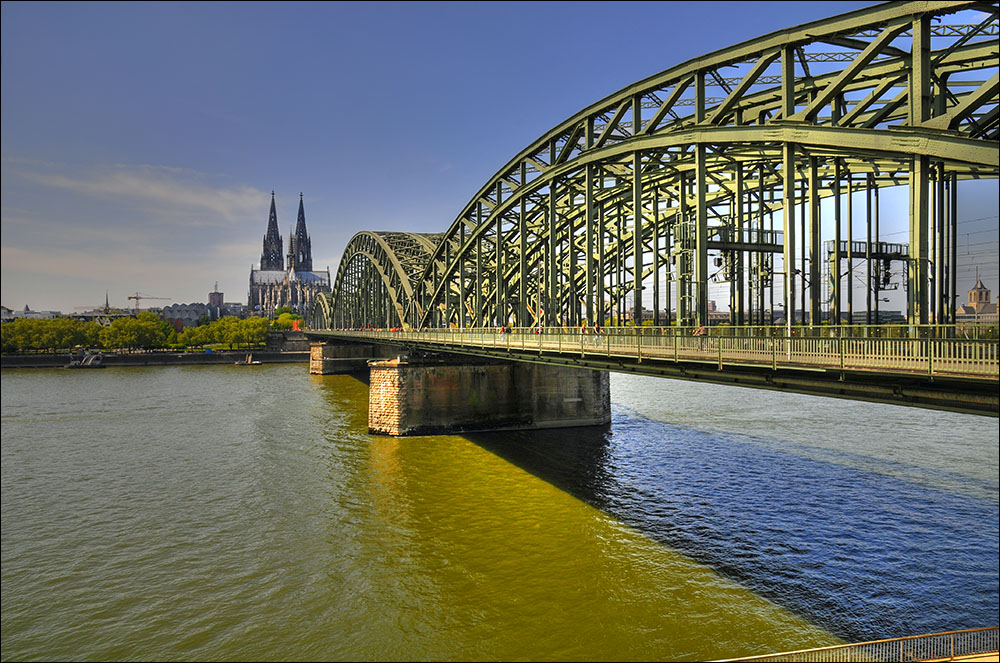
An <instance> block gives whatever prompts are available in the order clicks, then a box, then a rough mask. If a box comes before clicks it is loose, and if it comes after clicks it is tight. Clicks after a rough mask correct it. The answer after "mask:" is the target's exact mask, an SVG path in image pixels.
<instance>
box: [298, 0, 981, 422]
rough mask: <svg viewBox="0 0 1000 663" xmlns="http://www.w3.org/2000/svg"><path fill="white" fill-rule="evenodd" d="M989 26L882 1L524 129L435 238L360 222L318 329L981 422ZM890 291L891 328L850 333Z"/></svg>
mask: <svg viewBox="0 0 1000 663" xmlns="http://www.w3.org/2000/svg"><path fill="white" fill-rule="evenodd" d="M998 36H1000V25H998V12H997V7H996V4H995V3H982V2H974V1H968V0H934V1H927V2H886V3H881V4H877V5H873V6H871V7H867V8H864V9H861V10H858V11H854V12H850V13H847V14H842V15H839V16H833V17H830V18H828V19H824V20H820V21H815V22H813V23H809V24H806V25H801V26H795V27H790V28H786V29H782V30H778V31H776V32H772V33H770V34H767V35H764V36H762V37H760V38H758V39H753V40H749V41H746V42H742V43H740V44H736V45H734V46H730V47H727V48H722V49H720V50H717V51H714V52H711V53H707V54H705V55H703V56H701V57H698V58H694V59H692V60H689V61H688V62H684V63H680V64H676V65H674V66H671V67H670V68H668V69H666V70H664V71H662V72H661V73H659V74H656V75H653V76H650V77H648V78H646V79H643V80H640V81H637V82H635V83H633V84H632V85H629V86H627V87H625V88H623V89H622V90H620V91H618V92H616V93H614V94H611V95H609V96H607V97H605V98H604V99H601V100H598V101H595V102H594V103H593V104H591V105H589V106H587V107H586V108H584V109H582V110H580V111H579V112H578V113H576V114H574V115H573V116H571V117H569V118H567V119H565V120H564V121H562V122H560V123H558V124H557V125H556V126H554V127H553V128H552V129H551V130H549V131H548V132H546V133H545V134H543V135H542V136H540V137H539V138H538V139H536V140H534V141H532V142H531V143H530V144H529V145H528V146H527V147H525V148H524V149H522V150H521V151H520V152H518V153H517V154H516V155H515V156H514V157H513V158H512V159H511V160H510V161H509V162H508V163H506V164H505V165H503V166H502V167H501V168H500V169H499V170H498V171H497V172H496V174H494V175H493V176H492V177H491V178H490V179H489V181H487V182H486V183H484V184H483V186H482V188H480V189H479V191H478V192H476V193H475V195H474V196H473V197H472V199H471V200H470V201H469V202H468V204H467V205H466V206H465V207H464V208H463V209H462V210H459V211H458V213H457V216H456V217H455V218H454V219H451V220H445V219H443V220H442V227H446V230H444V231H443V232H438V233H413V232H398V231H393V232H384V231H374V230H372V231H364V232H360V233H358V234H357V235H355V237H354V238H353V239H352V240H351V241H350V242H349V244H348V246H347V248H346V249H345V252H344V255H343V258H342V259H341V262H340V266H339V268H338V271H337V277H336V280H335V283H334V286H333V289H332V292H331V293H329V294H328V295H325V296H321V297H319V298H317V300H316V303H315V305H314V310H313V313H312V316H311V327H312V328H313V330H315V331H314V332H313V335H314V336H322V335H326V336H329V337H337V338H342V339H345V340H347V339H361V338H365V339H369V340H386V339H389V338H391V339H393V340H395V341H400V342H402V341H405V342H406V343H407V344H409V346H410V347H411V348H414V349H421V350H426V351H439V352H440V351H447V352H453V353H464V354H466V355H471V354H478V355H483V356H486V357H491V358H496V357H504V358H507V359H516V360H518V361H522V362H523V361H531V362H536V363H539V362H541V363H550V364H561V365H566V366H569V365H572V366H577V367H585V368H599V369H604V370H629V371H635V372H642V373H647V374H651V375H664V376H670V377H678V378H690V379H694V378H695V377H696V378H697V379H704V380H708V381H714V382H724V383H729V384H748V385H753V386H760V387H766V388H774V389H790V390H796V391H806V392H808V393H825V394H828V395H838V396H844V397H851V398H867V399H872V400H884V401H887V402H906V403H910V404H917V405H926V406H929V407H954V408H955V409H961V410H963V411H986V412H990V413H993V414H996V412H997V373H998V370H997V349H996V348H997V345H996V340H995V338H996V318H995V315H994V317H993V319H992V327H990V326H989V325H987V326H986V327H985V328H983V327H981V326H972V327H971V328H972V329H973V330H974V332H973V333H974V334H979V337H977V338H974V339H971V340H970V341H969V342H966V340H965V337H964V335H965V333H966V332H965V330H966V329H967V328H968V326H967V325H966V322H967V321H966V320H964V319H963V318H962V315H961V314H960V308H959V295H960V293H961V292H963V288H964V287H966V286H965V284H960V283H959V281H958V275H959V271H960V268H961V267H963V264H962V261H963V260H964V258H963V257H962V256H961V254H960V252H959V250H958V248H959V239H958V238H959V234H958V233H959V230H958V229H959V225H960V223H962V222H963V218H962V214H961V212H960V210H961V209H963V208H962V206H960V204H959V201H960V199H961V196H960V193H962V192H963V191H965V190H966V189H965V188H964V187H966V186H967V183H968V182H970V181H972V180H984V179H986V180H996V179H997V178H998V176H1000V140H998V139H1000V103H998V102H1000V95H998V90H1000V84H998V70H1000V53H998V49H997V43H998V41H997V38H998ZM887 189H896V190H899V191H901V192H904V193H905V194H906V199H907V203H908V204H907V206H906V209H905V211H900V210H891V211H890V210H888V209H886V206H885V205H884V203H883V202H880V193H881V194H884V192H885V191H886V190H887ZM996 194H997V190H996V188H995V187H994V188H993V195H994V196H996ZM883 198H884V195H883ZM994 207H995V205H994ZM891 215H895V216H897V217H899V216H904V215H905V216H906V219H905V220H904V223H901V224H898V225H899V226H902V227H905V229H906V230H904V231H903V232H895V230H896V228H894V229H893V231H887V230H886V226H887V225H888V221H891V220H894V219H892V218H890V216H891ZM895 220H896V221H897V222H898V219H895ZM449 222H450V225H447V226H446V224H448V223H449ZM890 235H892V237H891V241H886V240H887V239H890V237H889V236H890ZM900 235H906V237H901V236H900ZM966 266H967V265H966ZM970 285H971V284H970ZM892 291H895V292H896V294H897V296H901V299H902V300H905V304H903V305H902V306H905V311H904V312H903V323H904V324H901V325H898V326H896V327H894V328H890V327H884V326H883V328H882V329H880V330H876V329H875V328H874V327H867V326H857V325H856V324H855V323H859V322H861V323H864V324H865V325H878V324H879V323H882V322H884V321H885V316H884V313H885V312H884V311H880V310H879V306H880V302H884V301H887V300H888V299H887V295H888V294H889V293H891V292H892ZM715 299H721V300H723V301H722V304H723V305H722V306H719V307H718V308H719V309H728V314H726V316H725V317H726V319H725V322H726V323H727V324H728V325H729V326H730V328H731V329H730V330H729V331H719V330H720V327H718V326H716V327H712V324H713V323H719V322H720V320H719V319H718V316H717V315H716V314H715V309H716V306H715V305H716V302H715V301H714V300H715ZM726 304H728V306H726ZM595 324H599V325H601V326H602V327H604V328H607V329H609V330H611V331H610V332H609V333H607V334H605V335H603V336H602V337H601V338H599V339H597V341H596V342H593V340H592V339H586V338H585V337H582V336H580V335H579V334H576V335H574V332H573V331H567V329H568V330H576V329H578V328H579V327H581V326H587V327H589V328H591V329H592V328H593V327H594V325H595ZM824 325H828V326H829V327H828V328H827V329H826V330H825V331H816V332H815V333H814V332H812V331H808V330H821V328H822V327H823V326H824ZM506 326H510V327H512V328H515V329H516V330H517V331H516V332H515V333H514V334H513V335H512V336H507V335H505V336H504V337H501V336H500V335H499V333H498V331H497V328H499V327H506ZM699 327H705V328H708V329H709V330H710V331H711V332H712V333H710V334H708V335H707V336H705V337H702V338H694V337H692V336H691V334H690V332H691V330H692V329H697V328H699ZM347 329H355V330H362V329H401V330H402V331H400V332H394V333H393V335H391V336H389V335H388V334H389V332H359V331H355V332H345V331H336V330H347ZM323 330H326V331H323ZM431 330H433V331H431ZM831 330H835V332H836V336H833V335H831V334H832V332H831ZM536 332H537V333H536ZM987 337H991V338H987Z"/></svg>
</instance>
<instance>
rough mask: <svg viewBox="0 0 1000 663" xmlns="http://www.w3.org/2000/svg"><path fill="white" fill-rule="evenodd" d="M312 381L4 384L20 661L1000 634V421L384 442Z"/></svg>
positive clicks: (740, 415)
mask: <svg viewBox="0 0 1000 663" xmlns="http://www.w3.org/2000/svg"><path fill="white" fill-rule="evenodd" d="M305 373H306V370H305V367H304V366H301V365H298V366H287V365H285V366H281V365H276V366H258V367H241V368H237V367H194V366H192V367H163V368H107V369H105V370H102V371H92V372H90V371H83V372H73V371H59V370H5V371H4V372H3V374H2V399H3V400H2V403H3V411H2V590H3V591H2V658H3V659H4V660H13V659H22V660H23V659H49V660H63V659H71V660H125V659H164V660H178V659H185V660H187V659H210V660H211V659H223V660H240V659H243V660H245V659H266V660H276V659H278V660H415V659H421V660H428V659H448V660H470V659H477V660H482V659H521V660H581V659H597V660H637V659H647V660H648V659H659V660H663V659H708V658H722V657H729V656H739V655H750V654H755V653H765V652H768V651H776V650H787V649H794V648H802V647H811V646H821V645H826V644H833V643H836V642H839V641H841V639H846V640H862V639H873V638H881V637H890V636H896V635H908V634H914V633H921V632H928V631H938V630H946V629H953V628H967V627H976V626H985V625H993V624H995V623H996V615H997V608H998V572H997V564H998V469H997V468H998V464H997V446H998V444H997V437H998V433H997V422H996V419H990V418H984V417H974V416H969V415H956V414H948V413H938V412H929V411H923V410H916V409H908V408H900V407H893V406H882V405H872V404H867V403H857V402H851V401H840V400H832V399H820V398H810V397H803V396H794V395H786V394H774V393H769V392H762V391H754V390H749V389H737V388H724V387H717V386H707V385H699V384H695V383H685V382H675V381H669V380H657V379H652V378H638V377H634V376H617V375H616V376H613V377H612V401H613V409H614V416H613V422H612V424H611V426H610V427H607V428H603V429H572V430H566V431H544V432H533V433H495V434H489V435H485V434H484V435H470V436H468V437H444V436H442V437H422V438H403V439H393V438H386V437H375V436H369V435H367V433H366V432H365V431H366V417H367V386H366V384H365V383H364V382H362V381H359V380H357V379H354V378H351V377H346V376H325V377H318V376H307V375H306V374H305Z"/></svg>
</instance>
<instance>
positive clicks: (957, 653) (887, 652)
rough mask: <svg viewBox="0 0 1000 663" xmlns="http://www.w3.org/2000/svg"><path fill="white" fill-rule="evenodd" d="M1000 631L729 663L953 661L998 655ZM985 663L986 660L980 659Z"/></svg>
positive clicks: (915, 637)
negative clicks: (773, 662) (999, 634)
mask: <svg viewBox="0 0 1000 663" xmlns="http://www.w3.org/2000/svg"><path fill="white" fill-rule="evenodd" d="M997 632H998V627H996V626H992V627H987V628H976V629H966V630H962V631H948V632H946V633H931V634H928V635H913V636H909V637H905V638H892V639H889V640H874V641H871V642H858V643H854V644H849V645H835V646H833V647H820V648H817V649H803V650H800V651H792V652H782V653H779V654H765V655H763V656H748V657H746V658H732V659H726V660H727V661H953V660H956V659H959V658H963V657H970V656H975V655H983V654H992V653H995V652H996V651H997ZM980 660H984V659H980Z"/></svg>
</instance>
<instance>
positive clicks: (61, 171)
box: [0, 2, 996, 312]
mask: <svg viewBox="0 0 1000 663" xmlns="http://www.w3.org/2000/svg"><path fill="white" fill-rule="evenodd" d="M870 4H872V3H868V2H690V3H687V2H661V3H656V2H638V3H631V2H612V3H605V2H584V3H573V2H555V3H547V2H543V3H529V2H519V3H488V2H484V3H461V2H447V3H321V2H307V3H295V2H282V3H224V4H217V3H182V2H172V3H162V4H161V3H127V2H115V3H41V2H4V3H3V4H2V23H0V26H2V27H0V29H2V42H0V48H2V80H3V86H2V114H0V118H2V120H0V123H2V142H3V145H2V159H3V161H2V241H0V244H2V293H0V297H2V303H3V305H5V306H8V307H11V308H22V307H23V306H24V305H25V304H28V305H30V306H31V308H32V309H36V310H49V309H55V310H64V311H67V312H68V311H71V310H73V309H74V307H78V306H87V305H92V304H98V303H103V300H104V293H105V291H106V290H107V291H108V292H109V294H110V298H111V303H112V305H117V306H127V305H129V302H128V300H127V299H126V297H127V296H128V295H130V294H134V293H135V292H137V291H138V292H142V293H144V294H149V295H155V296H159V297H166V298H169V299H170V300H172V301H176V302H192V301H205V300H206V299H207V293H208V292H209V291H210V290H212V288H213V287H214V284H215V283H216V282H218V285H219V289H220V290H221V291H223V292H224V293H225V294H226V300H227V301H244V302H245V301H246V296H247V281H248V277H249V270H250V267H251V264H256V263H257V262H258V261H259V260H260V253H261V241H262V238H263V236H264V232H265V230H266V225H267V212H268V206H269V203H270V194H271V191H272V190H274V191H275V192H276V194H277V211H278V220H279V227H280V229H281V231H282V234H283V235H286V237H287V233H288V231H289V228H290V227H291V226H292V225H293V224H294V222H295V214H296V210H297V206H298V197H299V193H300V192H301V193H303V195H304V200H305V209H306V220H307V225H308V228H309V232H310V234H311V236H312V246H313V258H314V266H315V267H316V268H319V269H322V268H325V267H327V266H329V267H330V269H331V272H332V273H334V274H335V272H336V268H337V262H338V260H339V257H340V255H341V253H342V252H343V249H344V247H345V245H346V244H347V242H348V240H349V239H350V237H351V236H352V235H354V234H355V233H356V232H358V231H360V230H392V229H407V230H413V231H417V232H441V231H443V230H445V229H446V228H447V227H448V225H449V224H450V223H451V222H452V221H453V220H454V217H455V216H456V214H457V213H458V212H459V211H460V210H461V208H462V207H463V206H464V204H465V203H466V202H468V200H469V199H470V198H471V197H472V196H473V195H474V194H475V193H476V191H477V190H478V189H479V188H480V187H481V186H482V184H483V183H485V181H486V180H487V179H488V178H489V177H490V176H491V175H492V174H493V173H494V172H495V171H496V170H498V169H499V168H500V167H501V166H502V165H503V164H504V163H506V162H507V161H508V160H509V159H510V158H511V157H512V156H513V155H514V154H516V153H517V152H518V151H520V150H521V149H522V148H523V147H524V146H525V145H527V144H528V143H530V142H531V141H532V140H534V139H535V138H537V137H538V136H540V135H541V134H543V133H545V132H546V131H547V130H548V129H550V128H551V127H553V126H555V125H556V124H558V123H560V122H561V121H562V120H564V119H565V118H567V117H568V116H570V115H572V114H573V113H575V112H576V111H578V110H580V109H581V108H583V107H584V106H587V105H589V104H590V103H592V102H594V101H596V100H598V99H600V98H602V97H604V96H606V95H608V94H611V93H613V92H615V91H617V90H619V89H621V88H623V87H625V86H627V85H628V84H630V83H632V82H634V81H637V80H640V79H642V78H645V77H646V76H649V75H651V74H654V73H656V72H659V71H662V70H664V69H667V68H669V67H671V66H674V65H677V64H679V63H681V62H683V61H685V60H688V59H691V58H693V57H696V56H698V55H701V54H704V53H707V52H709V51H712V50H715V49H717V48H723V47H726V46H729V45H732V44H734V43H737V42H740V41H743V40H746V39H751V38H754V37H757V36H760V35H762V34H765V33H767V32H771V31H774V30H777V29H780V28H784V27H788V26H791V25H796V24H800V23H805V22H808V21H810V20H815V19H819V18H823V17H825V16H829V15H833V14H836V13H840V12H846V11H850V10H852V9H856V8H859V7H864V6H868V5H870ZM994 186H995V185H994ZM992 225H993V227H995V226H996V222H995V219H994V221H993V222H992ZM286 241H287V239H286ZM964 287H965V286H963V285H960V288H963V289H964ZM166 303H169V302H167V301H147V302H144V305H147V304H148V305H158V304H166Z"/></svg>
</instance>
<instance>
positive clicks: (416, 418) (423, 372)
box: [368, 358, 611, 435]
mask: <svg viewBox="0 0 1000 663" xmlns="http://www.w3.org/2000/svg"><path fill="white" fill-rule="evenodd" d="M369 367H370V370H371V374H370V380H369V397H368V398H369V401H368V430H369V432H371V433H377V434H384V435H441V434H449V433H462V432H481V431H495V430H517V429H534V428H561V427H570V426H598V425H604V424H608V423H610V421H611V390H610V387H609V380H608V373H606V372H604V371H592V370H587V369H578V368H566V367H560V366H549V365H540V364H527V363H522V362H499V361H497V362H489V361H476V360H474V359H472V358H448V359H439V358H399V359H394V360H389V361H372V362H369Z"/></svg>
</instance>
